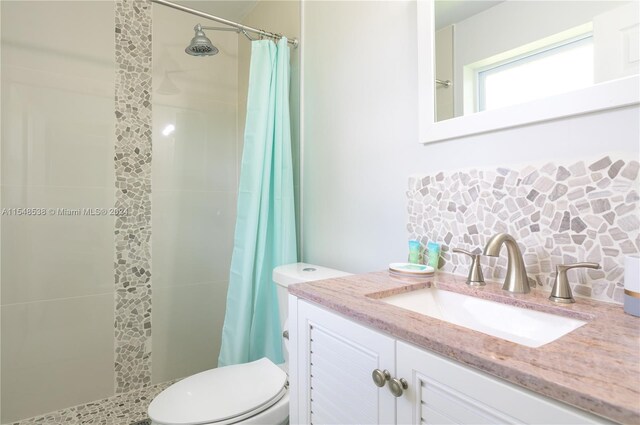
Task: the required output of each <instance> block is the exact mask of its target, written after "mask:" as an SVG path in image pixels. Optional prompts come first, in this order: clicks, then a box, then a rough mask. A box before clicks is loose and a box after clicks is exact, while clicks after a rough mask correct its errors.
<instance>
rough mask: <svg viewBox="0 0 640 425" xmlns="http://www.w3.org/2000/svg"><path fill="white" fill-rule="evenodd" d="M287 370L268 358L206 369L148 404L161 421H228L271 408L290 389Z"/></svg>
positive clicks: (166, 424) (167, 424) (168, 424)
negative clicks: (288, 387) (287, 386)
mask: <svg viewBox="0 0 640 425" xmlns="http://www.w3.org/2000/svg"><path fill="white" fill-rule="evenodd" d="M286 384H287V374H286V373H285V372H284V371H283V370H282V369H281V368H280V367H278V366H276V365H275V364H274V363H273V362H271V361H270V360H269V359H267V358H262V359H260V360H256V361H254V362H251V363H245V364H240V365H233V366H225V367H221V368H217V369H212V370H207V371H205V372H201V373H198V374H196V375H193V376H191V377H189V378H186V379H183V380H182V381H179V382H177V383H175V384H173V385H171V386H170V387H169V388H167V389H165V390H164V391H163V392H161V393H160V394H158V396H157V397H156V398H155V399H154V400H153V401H152V402H151V404H150V405H149V417H150V418H151V420H152V421H153V423H155V424H159V425H160V424H162V425H200V424H215V425H226V424H232V423H237V422H240V421H242V420H244V419H247V418H250V417H251V416H254V415H257V414H259V413H260V412H262V411H264V410H266V409H268V408H269V407H271V406H273V405H274V404H276V403H277V402H278V401H279V400H280V399H282V397H283V396H284V395H285V394H286V393H287V388H286Z"/></svg>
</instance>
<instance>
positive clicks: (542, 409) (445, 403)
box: [396, 341, 610, 425]
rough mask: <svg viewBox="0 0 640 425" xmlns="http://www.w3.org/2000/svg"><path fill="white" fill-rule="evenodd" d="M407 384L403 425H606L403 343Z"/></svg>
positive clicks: (401, 373)
mask: <svg viewBox="0 0 640 425" xmlns="http://www.w3.org/2000/svg"><path fill="white" fill-rule="evenodd" d="M396 361H397V365H396V373H397V375H398V377H402V378H404V379H406V380H407V381H408V388H407V390H406V391H405V392H404V394H403V396H402V397H400V398H398V406H397V407H398V424H428V425H434V424H438V425H440V424H474V425H479V424H603V423H610V422H608V421H607V420H605V419H603V418H600V417H597V416H594V415H591V414H589V413H587V412H584V411H582V410H579V409H576V408H574V407H571V406H569V405H567V404H564V403H560V402H558V401H556V400H552V399H550V398H547V397H544V396H541V395H538V394H535V393H533V392H531V391H528V390H526V389H524V388H521V387H518V386H516V385H513V384H510V383H508V382H506V381H503V380H500V379H497V378H494V377H492V376H490V375H487V374H485V373H482V372H479V371H477V370H475V369H472V368H469V367H466V366H463V365H462V364H460V363H457V362H454V361H451V360H448V359H445V358H443V357H440V356H438V355H436V354H433V353H430V352H428V351H424V350H422V349H419V348H416V347H414V346H412V345H409V344H406V343H403V342H400V341H398V342H397V343H396Z"/></svg>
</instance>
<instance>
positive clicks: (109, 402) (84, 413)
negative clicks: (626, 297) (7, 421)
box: [11, 381, 175, 425]
mask: <svg viewBox="0 0 640 425" xmlns="http://www.w3.org/2000/svg"><path fill="white" fill-rule="evenodd" d="M174 382H175V381H171V382H164V383H162V384H156V385H152V386H149V387H146V388H143V389H140V390H134V391H130V392H128V393H124V394H118V395H116V396H113V397H109V398H105V399H103V400H98V401H94V402H91V403H87V404H82V405H80V406H74V407H69V408H68V409H63V410H59V411H57V412H51V413H47V414H46V415H42V416H36V417H33V418H29V419H24V420H21V421H18V422H12V423H11V425H45V424H46V425H59V424H65V425H85V424H86V425H132V424H135V425H138V423H141V424H145V422H141V421H144V420H145V419H147V408H148V407H149V403H151V400H153V398H154V397H155V396H156V395H158V394H159V393H160V392H161V391H162V390H164V389H165V388H167V387H168V386H169V385H171V384H173V383H174Z"/></svg>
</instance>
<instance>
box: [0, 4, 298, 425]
mask: <svg viewBox="0 0 640 425" xmlns="http://www.w3.org/2000/svg"><path fill="white" fill-rule="evenodd" d="M185 3H188V4H189V5H190V6H194V5H195V7H197V8H199V9H201V10H203V11H204V12H207V13H211V14H215V15H218V16H224V17H225V18H228V19H231V20H235V21H239V22H241V23H243V24H246V25H250V26H255V27H259V28H268V29H273V30H277V32H282V33H285V34H287V35H290V36H291V37H294V36H295V37H298V36H299V34H300V20H299V12H300V11H299V3H298V2H290V1H268V0H261V1H246V2H243V1H228V2H225V1H200V2H185ZM0 16H1V20H2V21H1V27H0V29H1V36H2V45H1V49H2V50H1V89H2V91H1V93H2V103H1V106H2V116H1V118H2V121H1V131H2V143H1V156H2V157H1V178H2V180H1V182H0V183H1V190H2V192H1V197H0V209H1V210H2V217H1V228H0V232H1V233H0V240H1V249H2V251H1V263H0V266H1V273H0V278H1V281H0V303H1V306H0V313H1V333H0V345H1V369H0V373H1V374H0V381H1V392H0V397H1V403H0V412H1V415H0V416H1V420H0V421H1V423H3V424H4V423H9V422H12V423H13V422H19V423H20V424H27V423H33V422H34V420H30V419H27V418H33V417H39V416H40V415H45V414H48V415H47V416H46V421H45V422H46V423H51V424H57V423H64V421H65V420H70V419H69V418H74V419H75V420H77V421H78V418H82V423H114V424H115V423H118V424H121V423H131V422H134V421H136V420H141V419H144V411H145V410H146V403H148V399H149V398H150V397H152V396H153V395H154V394H155V393H157V391H159V390H161V389H162V388H164V386H166V385H167V383H169V382H172V381H173V380H175V379H179V378H182V377H185V376H188V375H190V374H193V373H196V372H199V371H202V370H205V369H209V368H213V367H215V366H216V360H217V357H218V351H219V348H220V334H221V329H222V322H223V318H224V313H225V300H226V292H227V282H228V274H229V263H230V258H231V251H232V247H233V232H234V225H235V215H236V211H235V210H236V200H237V184H238V173H239V166H240V160H241V155H242V135H243V127H244V117H245V107H246V93H247V83H248V66H249V58H250V42H249V41H248V40H247V39H246V38H245V37H244V36H243V35H242V34H237V33H236V32H233V31H214V32H207V36H208V37H209V38H210V39H211V41H212V43H213V45H215V46H216V48H217V49H219V52H218V54H216V55H215V56H204V57H195V56H190V55H187V54H186V53H185V47H186V46H187V45H188V44H189V41H190V40H191V39H192V38H193V36H194V30H193V28H194V26H196V25H197V24H199V23H200V24H201V25H202V26H206V25H207V24H208V23H207V22H205V21H204V20H203V19H202V18H198V17H195V16H192V15H188V14H185V13H183V12H180V11H177V10H173V9H170V8H167V7H164V6H161V5H153V6H152V5H151V3H149V2H148V1H130V0H118V1H115V2H111V1H55V0H54V1H29V2H24V1H18V0H16V1H12V0H3V1H2V2H1V3H0ZM87 40H90V43H88V42H87ZM291 56H292V81H291V83H292V84H291V87H292V89H291V111H292V134H293V144H294V163H295V164H297V163H298V162H297V152H298V150H297V146H298V139H299V138H298V122H299V114H298V105H299V101H298V81H299V80H298V66H297V63H298V51H297V50H292V55H291ZM297 175H298V174H297V173H296V176H297ZM297 181H298V180H297V179H296V190H297V188H298V185H297ZM145 398H146V399H147V402H146V403H145ZM52 412H53V413H52ZM67 423H68V422H67ZM72 423H73V422H72Z"/></svg>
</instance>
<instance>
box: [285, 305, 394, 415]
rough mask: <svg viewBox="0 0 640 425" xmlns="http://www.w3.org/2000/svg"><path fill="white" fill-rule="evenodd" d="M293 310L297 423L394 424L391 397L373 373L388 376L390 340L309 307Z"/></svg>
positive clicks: (391, 354) (391, 364)
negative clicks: (384, 373)
mask: <svg viewBox="0 0 640 425" xmlns="http://www.w3.org/2000/svg"><path fill="white" fill-rule="evenodd" d="M297 306H298V309H297V332H298V334H297V338H296V339H297V343H296V344H297V347H296V350H297V359H296V361H295V363H297V372H298V377H297V386H298V389H297V394H298V397H299V399H298V400H297V402H298V411H297V419H296V421H297V423H300V424H313V425H320V424H341V425H342V424H394V423H395V413H396V412H395V398H394V397H393V395H392V394H391V393H390V392H389V389H388V387H387V385H384V386H383V387H378V386H376V385H375V384H374V381H373V379H372V372H373V371H374V370H375V369H380V370H385V369H386V370H388V371H389V372H390V374H391V376H393V371H394V370H393V369H394V365H395V341H394V340H393V339H392V338H389V337H387V336H385V335H382V334H380V333H378V332H376V331H373V330H371V329H369V328H366V327H364V326H361V325H358V324H356V323H354V322H352V321H350V320H347V319H345V318H344V317H341V316H339V315H337V314H334V313H330V312H328V311H326V310H324V309H322V308H319V307H317V306H315V305H313V304H310V303H308V302H305V301H298V304H297Z"/></svg>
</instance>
